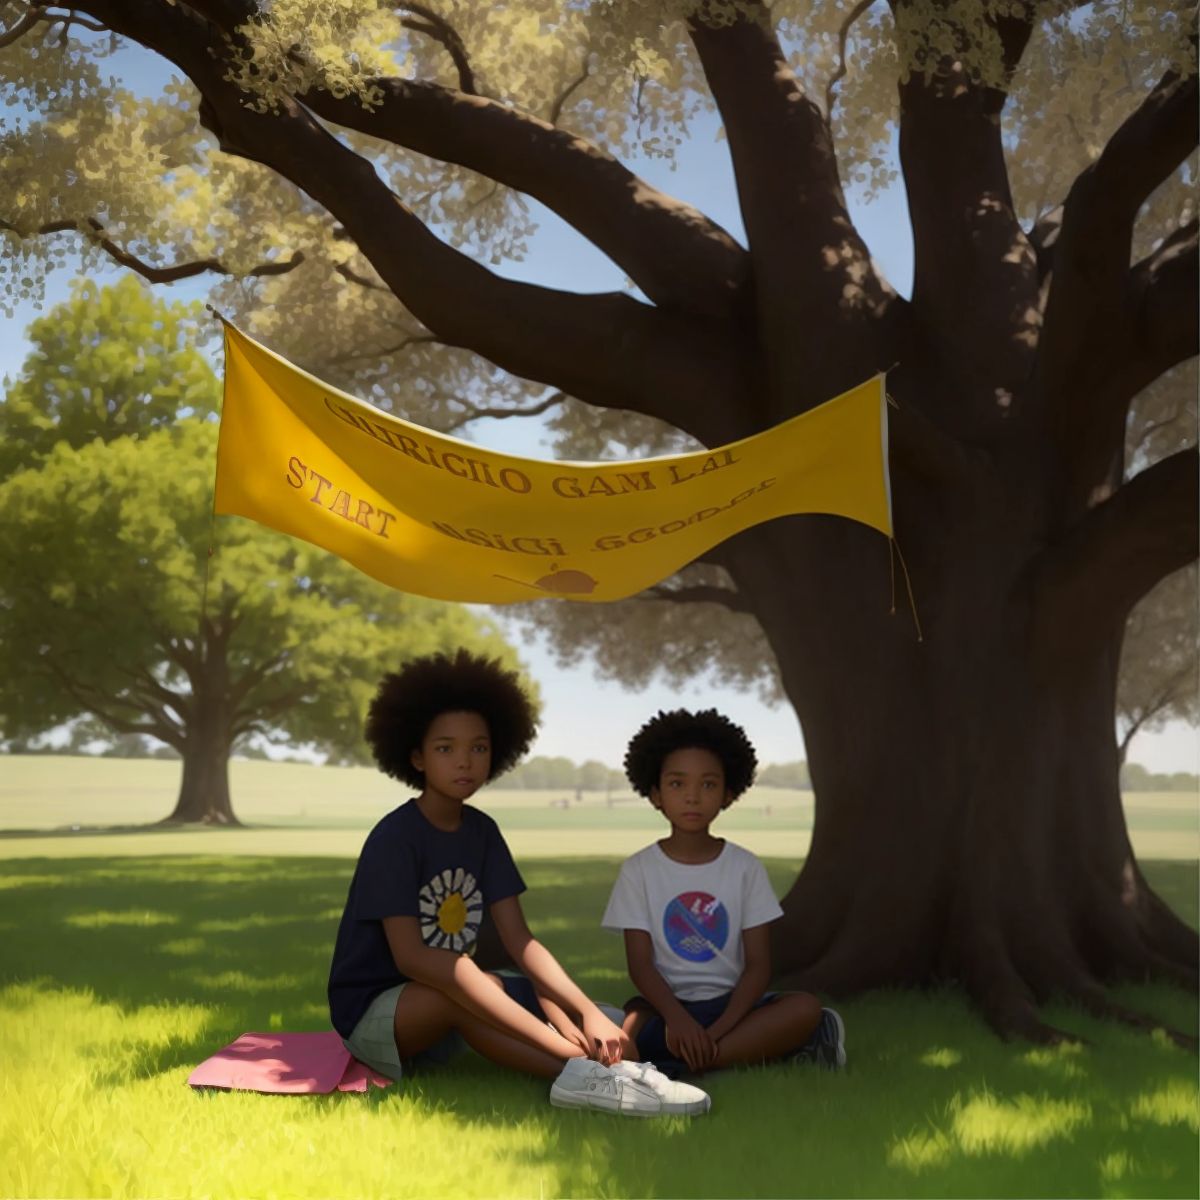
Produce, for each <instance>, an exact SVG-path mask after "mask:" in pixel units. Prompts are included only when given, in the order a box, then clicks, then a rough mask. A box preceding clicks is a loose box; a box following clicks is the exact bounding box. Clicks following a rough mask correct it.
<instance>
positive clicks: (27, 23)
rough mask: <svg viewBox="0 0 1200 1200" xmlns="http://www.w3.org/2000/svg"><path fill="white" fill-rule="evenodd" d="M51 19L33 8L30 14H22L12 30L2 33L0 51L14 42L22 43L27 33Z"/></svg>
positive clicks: (0, 35)
mask: <svg viewBox="0 0 1200 1200" xmlns="http://www.w3.org/2000/svg"><path fill="white" fill-rule="evenodd" d="M49 19H50V18H49V17H47V16H45V15H43V13H42V11H41V10H40V9H37V8H31V9H30V10H29V11H28V12H24V13H22V14H21V15H20V16H19V17H18V18H17V21H16V24H15V25H13V26H12V28H11V29H6V30H5V31H4V32H3V33H0V50H3V49H4V47H5V46H11V45H12V44H13V43H14V42H17V41H20V39H21V38H23V37H24V36H25V35H26V34H27V33H29V32H30V31H31V30H33V29H35V28H36V27H37V26H38V25H40V24H41V23H42V22H43V21H48V20H49Z"/></svg>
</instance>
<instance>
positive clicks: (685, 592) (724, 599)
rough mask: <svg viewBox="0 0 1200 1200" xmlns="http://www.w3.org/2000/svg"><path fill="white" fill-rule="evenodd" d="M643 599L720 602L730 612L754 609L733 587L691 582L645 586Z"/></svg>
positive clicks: (704, 602) (690, 602)
mask: <svg viewBox="0 0 1200 1200" xmlns="http://www.w3.org/2000/svg"><path fill="white" fill-rule="evenodd" d="M641 598H642V599H645V600H669V601H670V602H671V603H672V604H720V605H722V606H723V607H724V608H727V609H729V611H730V612H738V613H751V612H753V611H754V610H753V609H752V608H751V606H750V605H749V604H747V603H746V600H745V598H744V597H743V596H742V595H741V594H740V593H738V592H737V591H735V590H734V589H733V588H724V587H713V586H709V585H705V584H693V585H691V586H686V587H666V586H664V585H663V584H659V585H658V586H657V587H652V588H647V589H646V590H645V591H644V592H642V594H641Z"/></svg>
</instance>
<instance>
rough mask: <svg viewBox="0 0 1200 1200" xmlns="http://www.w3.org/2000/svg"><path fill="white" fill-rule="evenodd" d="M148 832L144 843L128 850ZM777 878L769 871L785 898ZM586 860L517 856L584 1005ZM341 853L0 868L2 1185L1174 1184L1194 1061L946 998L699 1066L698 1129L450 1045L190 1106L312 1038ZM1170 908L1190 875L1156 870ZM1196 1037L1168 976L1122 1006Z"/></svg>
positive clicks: (164, 1191) (1190, 1134)
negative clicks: (247, 1043) (227, 1052)
mask: <svg viewBox="0 0 1200 1200" xmlns="http://www.w3.org/2000/svg"><path fill="white" fill-rule="evenodd" d="M153 843H154V839H152V838H146V839H143V842H142V844H143V845H144V846H147V847H152V845H153ZM796 865H797V864H796V863H795V862H793V861H786V860H779V859H771V860H769V861H768V868H769V871H770V874H771V878H772V882H773V883H774V885H775V886H776V888H777V889H782V888H783V887H784V886H786V884H787V883H788V881H789V880H790V879H791V878H792V876H793V875H794V872H795V869H796ZM616 866H617V863H616V861H615V860H612V859H596V858H579V859H572V860H561V861H557V862H556V861H546V860H543V861H536V860H535V861H530V862H526V863H525V864H524V869H525V872H526V875H527V878H528V881H529V883H530V893H529V896H528V903H527V911H528V913H529V915H530V919H531V922H532V924H533V926H534V928H535V929H536V930H537V932H538V933H539V936H541V937H542V938H543V940H544V941H545V942H546V943H547V944H548V945H549V946H550V947H551V949H552V950H553V951H554V952H555V953H556V954H557V955H558V956H559V957H560V958H561V959H562V961H563V962H564V964H565V965H566V966H567V968H568V970H570V971H571V973H572V974H574V975H575V976H576V977H577V978H578V979H579V980H580V981H581V982H582V983H583V985H584V986H585V988H586V989H587V990H588V991H589V993H590V994H592V995H594V996H596V997H597V998H601V999H608V1000H611V1001H620V1000H621V999H622V998H623V997H624V996H625V994H626V993H627V991H628V986H629V985H628V984H627V982H626V981H625V978H624V970H623V964H622V961H621V952H620V942H619V940H618V939H617V938H615V937H612V936H610V935H607V934H605V933H603V932H602V931H601V930H599V929H598V928H597V921H598V916H599V913H600V911H601V909H602V907H603V904H604V900H605V897H606V895H607V891H608V888H609V886H610V884H611V881H612V879H613V877H614V875H615V872H616ZM351 868H352V863H351V862H350V861H349V860H346V859H336V858H301V857H293V858H254V857H249V856H239V857H235V858H224V857H222V858H203V857H187V856H170V857H161V856H157V855H150V856H145V857H117V858H113V857H107V856H105V857H93V858H77V857H71V858H60V859H48V858H44V859H36V860H35V859H23V860H9V861H7V862H5V863H4V864H3V866H2V867H0V934H2V935H3V941H2V943H0V944H2V945H3V951H2V956H0V1021H2V1024H3V1029H4V1037H3V1039H2V1040H0V1195H3V1196H6V1197H26V1196H60V1197H61V1196H71V1197H84V1196H88V1197H91V1196H156V1197H157V1196H172V1197H175V1196H180V1197H184V1196H197V1197H276V1196H280V1197H329V1196H347V1197H349V1196H356V1197H357V1196H362V1197H392V1198H401V1197H410V1196H411V1197H417V1196H455V1197H459V1196H462V1197H475V1196H504V1197H508V1196H523V1197H538V1198H539V1200H540V1198H542V1197H550V1196H571V1197H576V1196H580V1197H582V1196H612V1197H627V1196H678V1197H726V1196H730V1197H734V1196H740V1197H748V1196H829V1197H833V1196H964V1197H966V1196H1013V1197H1016V1196H1042V1197H1049V1196H1055V1197H1057V1196H1113V1197H1121V1196H1148V1197H1165V1196H1188V1197H1194V1196H1195V1195H1196V1194H1197V1186H1198V1183H1200V1181H1198V1178H1197V1131H1198V1128H1200V1118H1198V1110H1197V1089H1196V1060H1195V1058H1194V1056H1192V1055H1190V1054H1187V1053H1185V1052H1182V1051H1179V1050H1177V1049H1176V1048H1174V1047H1173V1046H1172V1045H1171V1044H1170V1043H1169V1042H1168V1041H1167V1040H1166V1039H1165V1038H1163V1037H1161V1036H1154V1037H1147V1036H1145V1035H1137V1034H1134V1033H1132V1032H1130V1031H1127V1030H1124V1029H1120V1028H1116V1027H1113V1026H1109V1025H1104V1024H1098V1023H1096V1022H1094V1021H1092V1020H1090V1019H1088V1018H1086V1017H1085V1016H1083V1015H1082V1014H1080V1013H1078V1012H1074V1011H1070V1010H1052V1011H1051V1013H1050V1016H1051V1019H1052V1020H1054V1021H1055V1022H1057V1023H1059V1024H1061V1025H1063V1026H1066V1027H1068V1028H1071V1029H1073V1030H1076V1031H1078V1032H1079V1033H1081V1034H1083V1035H1085V1036H1086V1037H1087V1038H1088V1039H1089V1042H1090V1044H1089V1045H1087V1046H1083V1047H1072V1048H1064V1049H1060V1050H1041V1049H1032V1048H1030V1047H1029V1046H1026V1045H1019V1044H1013V1045H1008V1044H1005V1043H1002V1042H1000V1041H998V1040H997V1039H995V1038H994V1037H993V1036H992V1035H991V1034H990V1033H988V1032H987V1031H986V1029H985V1028H984V1027H983V1026H982V1025H981V1024H980V1023H979V1021H978V1020H977V1018H976V1017H974V1016H973V1015H972V1013H971V1012H970V1011H969V1010H968V1009H967V1008H966V1006H965V1005H964V1004H963V1003H962V1001H961V1000H960V999H958V998H957V997H955V996H953V995H951V994H942V993H935V994H914V993H875V994H872V995H869V996H867V997H865V998H863V999H860V1000H858V1001H851V1002H849V1003H847V1004H845V1005H844V1006H842V1011H843V1013H844V1015H845V1018H846V1023H847V1028H848V1039H847V1041H848V1049H849V1053H850V1069H849V1070H848V1071H846V1072H845V1073H843V1074H839V1075H830V1074H825V1073H821V1072H817V1071H814V1070H812V1069H806V1068H800V1067H771V1068H766V1069H756V1070H748V1071H741V1072H727V1073H723V1074H719V1075H717V1076H714V1077H712V1078H711V1080H710V1081H709V1084H708V1087H709V1090H710V1091H711V1093H712V1096H713V1100H714V1109H713V1112H712V1113H711V1114H710V1115H709V1116H707V1117H704V1118H697V1119H694V1120H692V1121H690V1122H689V1121H688V1120H686V1119H683V1118H671V1119H667V1120H662V1121H647V1122H632V1121H623V1120H621V1119H619V1118H614V1117H609V1116H604V1115H600V1114H590V1113H574V1112H561V1111H559V1110H556V1109H552V1108H550V1107H549V1105H548V1104H547V1101H546V1086H545V1084H543V1083H539V1082H536V1081H532V1080H526V1079H523V1078H517V1077H510V1076H508V1075H505V1074H503V1073H502V1072H500V1071H498V1070H496V1069H494V1068H493V1067H491V1066H490V1065H489V1064H487V1063H485V1062H483V1061H482V1060H479V1059H476V1058H473V1057H469V1058H464V1059H461V1060H459V1061H458V1062H457V1063H456V1064H455V1065H453V1066H452V1067H450V1068H448V1069H445V1070H443V1071H440V1072H434V1073H425V1074H420V1075H412V1076H410V1077H409V1078H408V1079H406V1080H405V1081H404V1082H402V1083H401V1084H399V1085H396V1086H393V1087H390V1088H387V1089H386V1090H381V1091H376V1092H374V1093H372V1094H370V1095H366V1096H362V1095H344V1096H336V1095H335V1096H329V1097H306V1098H298V1097H290V1098H289V1097H260V1096H252V1095H233V1094H225V1093H215V1094H194V1093H192V1092H191V1091H189V1090H188V1088H187V1087H186V1085H185V1082H184V1081H185V1079H186V1077H187V1074H188V1071H189V1069H190V1068H191V1066H192V1065H194V1064H195V1063H196V1062H198V1061H199V1060H200V1059H202V1058H204V1057H205V1056H206V1055H207V1054H209V1053H210V1052H212V1051H213V1050H214V1049H216V1048H217V1047H219V1046H220V1045H222V1044H223V1043H225V1042H226V1041H228V1040H230V1039H232V1038H233V1037H235V1036H236V1035H237V1034H239V1033H242V1032H243V1031H246V1030H266V1029H320V1028H324V1027H326V1022H327V1018H326V1012H325V1006H324V995H323V993H324V982H325V972H326V969H327V965H328V958H329V951H330V946H331V943H332V939H333V933H334V928H335V925H336V921H337V918H338V915H339V912H340V907H341V903H342V900H343V898H344V896H345V889H346V885H347V881H348V878H349V874H350V871H351ZM1149 873H1150V876H1151V878H1152V880H1153V881H1154V882H1155V884H1156V885H1157V886H1158V887H1160V888H1161V889H1162V891H1163V892H1164V894H1165V895H1167V896H1168V897H1169V898H1170V900H1171V902H1172V903H1173V904H1174V905H1175V906H1176V907H1177V908H1178V909H1179V910H1180V911H1182V912H1185V913H1186V914H1187V915H1188V917H1189V919H1191V920H1192V921H1193V922H1194V921H1195V919H1196V869H1195V866H1194V865H1188V864H1183V863H1153V864H1150V866H1149ZM1122 996H1123V999H1125V1000H1126V1001H1127V1002H1129V1003H1133V1004H1137V1005H1139V1006H1142V1007H1144V1008H1146V1009H1148V1010H1150V1011H1152V1012H1154V1013H1156V1014H1158V1015H1159V1016H1160V1017H1161V1018H1162V1019H1164V1020H1166V1021H1169V1022H1171V1023H1173V1024H1175V1025H1179V1026H1184V1027H1194V1026H1195V1023H1196V1012H1195V1006H1194V1003H1193V1001H1192V999H1191V998H1190V997H1188V996H1186V995H1184V994H1183V993H1180V992H1178V991H1175V990H1173V989H1170V988H1150V987H1142V988H1130V989H1126V990H1125V991H1124V992H1123V993H1122Z"/></svg>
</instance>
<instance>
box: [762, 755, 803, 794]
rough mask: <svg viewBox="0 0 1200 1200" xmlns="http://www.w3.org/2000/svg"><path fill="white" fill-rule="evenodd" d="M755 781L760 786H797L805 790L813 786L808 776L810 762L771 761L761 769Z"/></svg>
mask: <svg viewBox="0 0 1200 1200" xmlns="http://www.w3.org/2000/svg"><path fill="white" fill-rule="evenodd" d="M754 782H755V783H756V784H758V785H759V787H777V788H796V789H798V790H800V791H804V790H805V789H807V788H810V787H812V782H811V781H810V780H809V778H808V763H806V762H803V761H799V762H788V763H769V764H768V765H767V766H765V767H763V768H762V770H761V771H759V773H758V775H757V777H756V778H755V780H754Z"/></svg>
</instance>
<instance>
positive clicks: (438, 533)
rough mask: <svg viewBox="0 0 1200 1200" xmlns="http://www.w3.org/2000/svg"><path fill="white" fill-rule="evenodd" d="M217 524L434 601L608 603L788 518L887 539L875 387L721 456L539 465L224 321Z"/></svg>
mask: <svg viewBox="0 0 1200 1200" xmlns="http://www.w3.org/2000/svg"><path fill="white" fill-rule="evenodd" d="M216 511H217V512H219V513H233V514H237V515H240V516H243V517H250V518H251V519H252V520H255V521H258V522H259V523H261V524H263V525H268V526H270V527H271V528H272V529H278V530H280V531H281V532H283V533H288V534H291V535H293V536H294V537H298V538H303V539H304V540H305V541H308V542H312V543H313V544H314V545H317V546H321V547H323V548H324V549H326V550H329V551H332V552H333V553H334V554H337V555H338V556H340V557H341V558H344V559H345V560H346V561H347V562H349V563H352V564H353V565H354V566H356V567H358V569H359V570H361V571H365V572H366V573H367V574H368V575H372V576H374V577H375V578H376V579H378V580H380V581H381V582H383V583H386V584H389V585H390V586H392V587H394V588H399V589H400V590H401V591H405V592H412V593H415V594H417V595H421V596H431V597H433V598H435V599H438V600H463V601H475V602H478V603H487V604H511V603H514V602H516V601H519V600H531V599H536V598H538V597H545V596H557V597H560V598H565V599H570V600H594V601H600V600H620V599H622V598H624V597H626V596H631V595H633V594H634V593H636V592H640V591H641V590H642V589H644V588H647V587H650V586H652V585H653V584H655V583H657V582H659V581H660V580H662V579H665V578H666V577H667V576H669V575H671V574H672V573H673V572H675V571H677V570H679V568H680V567H682V566H684V565H685V564H687V563H689V562H691V561H692V560H693V559H695V558H698V557H699V556H700V555H701V554H703V553H704V551H706V550H708V549H709V548H710V547H712V546H715V545H716V544H717V543H718V542H721V541H724V540H725V539H726V538H728V537H732V536H733V534H735V533H738V532H740V531H741V530H743V529H746V528H748V527H750V526H751V525H756V524H758V523H759V522H760V521H769V520H771V519H772V518H773V517H780V516H784V515H786V514H789V513H832V514H835V515H838V516H843V517H849V518H850V519H851V520H854V521H862V522H864V523H865V524H867V525H870V526H871V527H872V528H874V529H878V530H879V531H880V532H881V533H884V534H886V535H887V536H889V537H890V536H891V534H892V517H891V500H890V496H889V488H888V465H887V404H886V397H885V392H884V377H883V376H882V375H878V376H876V377H875V378H873V379H870V380H868V381H867V382H866V383H864V384H861V385H860V386H859V387H856V388H854V389H853V390H852V391H849V392H846V393H844V394H843V395H841V396H838V397H837V398H836V399H833V400H830V401H828V402H827V403H825V404H822V405H821V406H820V407H818V408H814V409H812V410H810V411H809V412H806V413H802V414H801V415H800V416H798V417H793V418H792V419H791V420H789V421H785V422H784V423H783V424H782V425H778V426H776V427H775V428H774V429H769V430H767V431H766V432H764V433H759V434H756V435H754V436H753V437H749V438H745V439H743V440H742V441H740V442H732V443H731V444H730V445H728V446H721V447H719V448H717V449H715V450H705V451H700V452H698V453H693V454H680V455H674V456H671V457H664V458H648V459H642V460H637V461H630V462H610V463H586V462H543V461H539V460H536V459H529V458H515V457H513V456H511V455H506V454H497V453H494V452H493V451H490V450H486V449H484V448H483V447H481V446H476V445H473V444H472V443H470V442H464V441H460V440H459V439H458V438H452V437H445V436H443V435H442V434H437V433H433V432H431V431H430V430H428V429H423V428H422V427H421V426H419V425H413V424H410V423H409V422H407V421H402V420H400V419H398V418H397V417H393V416H390V415H389V414H387V413H384V412H381V411H380V410H379V409H377V408H374V407H372V406H371V405H369V404H364V403H363V402H362V401H361V400H355V399H354V398H353V397H351V396H347V395H346V394H345V393H343V392H339V391H336V390H335V389H333V388H331V387H329V386H328V385H326V384H324V383H322V382H321V381H320V380H318V379H315V378H314V377H313V376H311V375H309V374H308V373H307V372H305V371H301V370H300V369H299V368H297V367H295V366H293V365H292V364H291V363H289V362H287V361H286V360H285V359H282V358H280V357H279V356H278V355H277V354H274V353H273V352H272V351H270V350H268V349H267V348H266V347H265V346H260V345H259V344H258V343H257V342H255V341H253V340H252V339H250V338H248V337H246V335H245V334H243V333H241V332H240V331H238V330H236V329H234V328H233V327H232V326H229V325H226V327H225V403H224V408H223V411H222V414H221V436H220V443H219V449H218V452H217V490H216Z"/></svg>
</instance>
